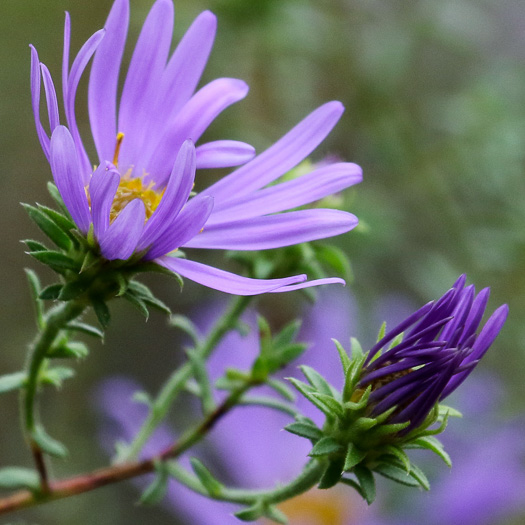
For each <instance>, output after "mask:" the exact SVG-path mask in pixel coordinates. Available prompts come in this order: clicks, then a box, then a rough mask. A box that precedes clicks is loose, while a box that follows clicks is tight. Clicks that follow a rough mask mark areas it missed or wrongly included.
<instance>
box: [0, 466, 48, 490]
mask: <svg viewBox="0 0 525 525" xmlns="http://www.w3.org/2000/svg"><path fill="white" fill-rule="evenodd" d="M0 489H4V490H19V489H28V490H30V491H31V492H38V491H39V490H40V479H39V477H38V473H37V472H36V471H35V470H31V469H28V468H23V467H4V468H2V469H0Z"/></svg>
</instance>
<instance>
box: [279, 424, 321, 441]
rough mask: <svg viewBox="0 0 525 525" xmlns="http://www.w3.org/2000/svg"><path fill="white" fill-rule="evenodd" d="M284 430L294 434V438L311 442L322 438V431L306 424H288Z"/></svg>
mask: <svg viewBox="0 0 525 525" xmlns="http://www.w3.org/2000/svg"><path fill="white" fill-rule="evenodd" d="M284 430H286V431H287V432H290V433H291V434H295V435H296V436H300V437H304V438H306V439H310V440H313V441H318V440H319V439H321V438H322V437H323V431H322V430H321V429H319V428H317V427H316V426H315V425H310V424H307V423H301V422H296V423H290V424H289V425H286V426H285V427H284Z"/></svg>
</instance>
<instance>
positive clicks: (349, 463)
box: [343, 443, 366, 471]
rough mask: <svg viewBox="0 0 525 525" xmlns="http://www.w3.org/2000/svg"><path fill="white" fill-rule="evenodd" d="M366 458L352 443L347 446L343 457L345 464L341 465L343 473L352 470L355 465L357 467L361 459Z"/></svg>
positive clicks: (364, 453)
mask: <svg viewBox="0 0 525 525" xmlns="http://www.w3.org/2000/svg"><path fill="white" fill-rule="evenodd" d="M365 458H366V452H365V451H363V450H361V449H360V448H358V447H357V446H356V445H354V444H353V443H350V444H349V445H348V448H347V450H346V456H345V463H344V465H343V470H344V471H350V470H352V469H353V468H354V467H355V466H356V465H359V463H361V461H363V459H365Z"/></svg>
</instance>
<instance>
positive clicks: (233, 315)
mask: <svg viewBox="0 0 525 525" xmlns="http://www.w3.org/2000/svg"><path fill="white" fill-rule="evenodd" d="M251 299H252V297H249V296H248V297H245V296H241V297H236V298H235V299H234V300H233V301H232V303H231V305H230V307H229V308H228V310H227V311H226V312H225V313H224V315H222V317H220V318H219V320H218V321H217V322H216V323H215V326H214V327H213V329H212V330H211V332H210V333H209V335H208V337H207V338H206V339H205V340H204V341H203V342H202V343H201V344H200V345H199V346H198V348H197V350H196V352H197V355H198V357H199V358H200V359H203V360H205V359H207V358H208V357H209V356H210V354H211V353H212V352H213V350H214V349H215V347H216V346H217V344H218V343H219V342H220V341H221V339H222V338H223V337H224V336H225V335H226V334H227V333H228V332H229V331H230V330H232V329H233V328H235V326H236V324H237V323H238V321H239V318H240V316H241V315H242V313H243V312H244V311H245V310H246V308H247V306H248V305H249V303H250V301H251ZM192 372H193V367H192V365H191V363H189V362H187V363H185V364H184V365H182V366H181V367H180V368H179V369H177V370H175V372H174V373H173V374H172V375H171V377H170V378H169V379H168V381H167V382H166V383H165V385H164V386H163V388H162V390H161V391H160V393H159V395H158V396H157V399H155V401H154V402H153V405H152V407H151V410H150V413H149V414H148V417H147V418H146V421H144V423H143V425H142V427H141V429H140V430H139V432H138V433H137V435H136V436H135V439H134V440H133V442H132V443H131V445H130V446H129V448H128V450H127V452H126V454H125V456H124V458H123V459H124V460H130V459H132V458H135V457H137V455H138V454H139V452H140V451H141V449H142V447H143V446H144V444H145V443H146V441H147V440H148V438H149V437H150V436H151V434H152V433H153V432H154V430H155V429H156V428H157V426H158V425H159V424H160V423H161V422H162V421H163V419H164V417H165V416H166V414H167V412H168V410H169V409H170V407H171V405H172V404H173V402H174V401H175V399H176V398H177V396H178V395H179V394H180V392H181V391H182V390H183V389H184V386H185V385H186V382H187V381H188V379H190V377H191V375H192Z"/></svg>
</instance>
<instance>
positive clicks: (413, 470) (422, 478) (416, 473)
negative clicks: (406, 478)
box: [410, 463, 430, 490]
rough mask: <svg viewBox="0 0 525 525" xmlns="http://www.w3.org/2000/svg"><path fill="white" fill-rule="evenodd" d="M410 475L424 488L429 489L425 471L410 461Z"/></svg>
mask: <svg viewBox="0 0 525 525" xmlns="http://www.w3.org/2000/svg"><path fill="white" fill-rule="evenodd" d="M410 475H411V476H412V477H413V478H414V479H415V480H416V481H417V482H418V483H419V485H421V487H422V488H423V489H425V490H430V483H429V482H428V478H427V477H426V475H425V473H424V472H423V471H422V470H421V469H420V468H419V467H418V466H417V465H414V464H413V463H412V465H411V467H410Z"/></svg>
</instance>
